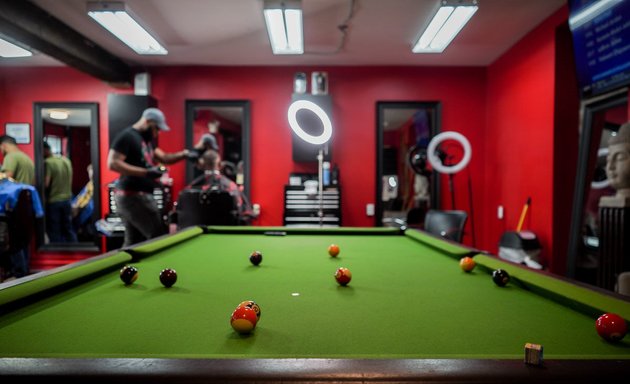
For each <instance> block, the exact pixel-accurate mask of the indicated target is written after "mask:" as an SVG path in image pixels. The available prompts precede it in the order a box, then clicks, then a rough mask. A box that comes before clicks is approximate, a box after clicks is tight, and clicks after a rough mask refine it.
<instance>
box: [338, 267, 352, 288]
mask: <svg viewBox="0 0 630 384" xmlns="http://www.w3.org/2000/svg"><path fill="white" fill-rule="evenodd" d="M335 280H337V282H338V283H339V285H342V286H346V285H348V283H349V282H350V280H352V272H350V270H349V269H348V268H344V267H341V268H338V269H337V272H335Z"/></svg>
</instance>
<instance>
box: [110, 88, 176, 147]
mask: <svg viewBox="0 0 630 384" xmlns="http://www.w3.org/2000/svg"><path fill="white" fill-rule="evenodd" d="M150 107H157V100H155V99H154V98H153V97H151V96H136V95H118V94H115V93H110V94H109V95H107V110H108V113H109V144H110V146H111V143H112V142H113V141H114V139H115V138H116V136H117V135H118V134H119V133H120V131H122V130H123V129H125V128H127V127H129V126H130V125H132V124H134V123H135V122H136V121H138V120H139V119H140V117H141V116H142V112H143V111H144V110H145V109H147V108H150ZM166 121H168V116H167V117H166Z"/></svg>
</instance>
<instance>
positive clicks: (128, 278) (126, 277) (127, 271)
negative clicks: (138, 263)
mask: <svg viewBox="0 0 630 384" xmlns="http://www.w3.org/2000/svg"><path fill="white" fill-rule="evenodd" d="M137 278H138V268H136V267H133V266H131V265H125V266H124V267H122V269H121V270H120V280H122V281H123V283H125V285H130V284H133V282H134V281H136V279H137Z"/></svg>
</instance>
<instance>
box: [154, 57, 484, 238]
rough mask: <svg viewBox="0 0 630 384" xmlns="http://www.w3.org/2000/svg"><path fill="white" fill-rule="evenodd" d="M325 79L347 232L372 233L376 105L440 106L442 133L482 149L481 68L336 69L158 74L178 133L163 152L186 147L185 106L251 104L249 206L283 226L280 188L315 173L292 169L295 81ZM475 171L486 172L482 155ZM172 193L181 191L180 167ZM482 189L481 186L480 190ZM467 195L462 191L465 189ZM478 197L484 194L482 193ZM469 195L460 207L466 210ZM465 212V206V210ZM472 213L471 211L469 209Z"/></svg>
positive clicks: (163, 103)
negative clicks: (301, 75)
mask: <svg viewBox="0 0 630 384" xmlns="http://www.w3.org/2000/svg"><path fill="white" fill-rule="evenodd" d="M313 70H324V71H328V74H329V92H330V94H331V96H332V98H333V123H334V129H335V131H334V137H333V154H334V159H333V161H334V162H336V163H338V164H339V167H340V174H341V186H342V188H343V193H342V207H343V212H342V214H343V220H344V225H346V226H371V225H373V224H374V220H373V218H372V217H368V216H366V214H365V206H366V204H368V203H374V196H375V189H376V184H375V170H374V165H375V162H376V157H375V156H376V153H375V148H376V127H375V120H376V118H375V117H376V102H377V101H392V100H417V101H433V100H439V101H441V102H442V117H443V118H442V129H443V130H456V131H459V132H462V133H464V134H465V135H467V136H469V138H470V139H471V141H472V142H473V145H474V146H476V147H477V148H480V146H481V145H482V140H480V133H481V131H482V130H483V122H484V118H485V116H484V87H485V85H484V84H485V70H484V69H483V68H422V67H398V68H383V67H352V68H344V67H332V68H321V67H317V68H305V67H299V68H297V67H296V68H289V67H275V68H261V67H253V68H250V67H248V68H208V67H187V68H156V69H153V70H152V71H151V72H152V80H153V95H154V96H155V97H157V99H158V100H159V105H160V108H162V109H163V110H164V112H165V113H166V115H167V116H168V120H169V124H170V125H171V127H172V128H173V132H170V133H169V135H170V139H169V140H165V141H164V142H165V143H166V144H165V149H168V150H176V149H178V148H180V147H181V145H183V140H184V135H183V131H182V130H183V126H184V101H185V100H186V99H247V100H250V101H251V113H252V116H251V130H252V131H251V140H252V141H251V174H252V180H251V181H252V184H251V200H252V202H253V203H258V204H261V207H262V213H261V216H260V218H259V220H258V221H257V223H256V224H259V225H281V224H282V211H283V204H284V201H283V193H284V192H283V186H284V185H285V184H287V182H288V177H289V174H290V173H291V172H294V171H301V170H304V169H313V170H314V168H313V167H312V166H311V167H309V166H304V165H301V164H294V163H293V161H292V158H291V136H290V128H289V126H288V123H287V120H286V110H287V108H288V106H289V104H290V101H291V93H292V85H293V74H294V73H295V72H298V71H303V72H310V71H313ZM478 153H479V154H480V155H479V158H477V163H475V164H473V165H472V167H473V168H474V169H475V170H476V172H481V171H482V168H481V163H480V162H479V159H480V158H481V153H483V151H479V152H478ZM173 172H174V173H175V180H176V184H175V188H176V189H178V188H179V187H181V185H182V183H183V167H177V168H175V169H174V171H173ZM478 188H481V185H478ZM462 192H463V189H462ZM479 193H481V190H480V191H479ZM464 197H465V196H464V195H463V194H462V196H460V198H461V199H462V201H463V202H462V204H467V203H466V201H465V199H464ZM462 206H463V205H462ZM466 206H467V205H466Z"/></svg>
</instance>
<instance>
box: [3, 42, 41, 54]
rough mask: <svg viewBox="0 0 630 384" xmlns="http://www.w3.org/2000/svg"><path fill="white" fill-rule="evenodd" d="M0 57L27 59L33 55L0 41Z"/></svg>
mask: <svg viewBox="0 0 630 384" xmlns="http://www.w3.org/2000/svg"><path fill="white" fill-rule="evenodd" d="M0 56H2V57H27V56H33V53H32V52H31V51H27V50H26V49H24V48H22V47H19V46H17V45H15V44H13V43H9V42H8V41H6V40H3V39H0Z"/></svg>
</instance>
